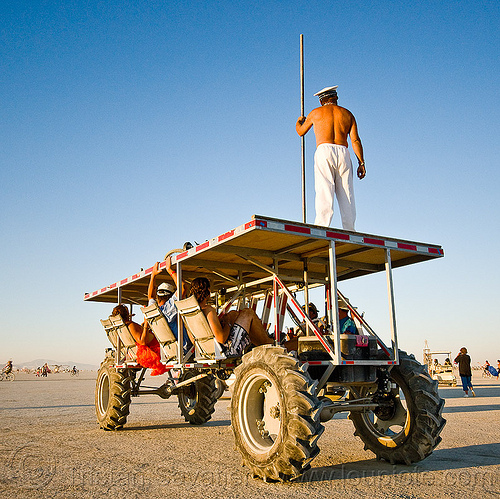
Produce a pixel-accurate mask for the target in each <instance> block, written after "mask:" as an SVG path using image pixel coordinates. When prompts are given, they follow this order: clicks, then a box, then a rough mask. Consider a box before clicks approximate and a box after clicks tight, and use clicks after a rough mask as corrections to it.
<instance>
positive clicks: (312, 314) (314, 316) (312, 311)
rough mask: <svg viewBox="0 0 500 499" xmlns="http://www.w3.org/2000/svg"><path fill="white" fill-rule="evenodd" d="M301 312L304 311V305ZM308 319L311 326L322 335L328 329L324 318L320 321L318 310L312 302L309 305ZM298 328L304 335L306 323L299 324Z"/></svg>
mask: <svg viewBox="0 0 500 499" xmlns="http://www.w3.org/2000/svg"><path fill="white" fill-rule="evenodd" d="M302 310H303V311H304V312H305V311H306V306H305V305H302ZM309 319H311V321H312V322H313V324H314V325H315V326H316V327H317V328H318V329H319V330H320V331H321V332H322V333H324V332H325V331H326V330H327V328H328V327H327V324H326V321H325V318H324V317H323V318H322V319H320V317H319V312H318V309H317V307H316V305H315V304H314V303H312V302H311V303H309ZM299 328H300V330H301V331H302V333H304V334H306V323H305V321H304V322H301V323H300V325H299ZM299 336H300V334H299Z"/></svg>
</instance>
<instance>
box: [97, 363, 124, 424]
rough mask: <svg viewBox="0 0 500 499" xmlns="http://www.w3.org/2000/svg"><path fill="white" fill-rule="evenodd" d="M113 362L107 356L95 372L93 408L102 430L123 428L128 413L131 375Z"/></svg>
mask: <svg viewBox="0 0 500 499" xmlns="http://www.w3.org/2000/svg"><path fill="white" fill-rule="evenodd" d="M113 364H114V358H113V357H107V358H106V359H104V361H103V362H102V364H101V367H100V368H99V371H98V372H97V380H96V388H95V410H96V415H97V421H98V422H99V426H100V427H101V428H102V429H103V430H119V429H120V428H123V425H124V424H125V423H126V422H127V416H128V414H129V407H130V396H131V395H130V392H131V390H130V382H131V376H130V373H129V371H128V369H116V368H115V367H113Z"/></svg>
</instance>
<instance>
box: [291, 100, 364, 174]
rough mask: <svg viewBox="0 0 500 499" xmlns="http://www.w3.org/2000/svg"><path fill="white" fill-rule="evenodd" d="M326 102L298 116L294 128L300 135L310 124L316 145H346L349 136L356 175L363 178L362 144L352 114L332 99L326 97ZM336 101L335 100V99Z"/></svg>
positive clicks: (303, 133) (308, 128)
mask: <svg viewBox="0 0 500 499" xmlns="http://www.w3.org/2000/svg"><path fill="white" fill-rule="evenodd" d="M327 101H330V102H328V103H325V104H323V105H322V106H320V107H317V108H316V109H313V110H312V111H311V112H310V113H309V114H308V115H307V118H305V117H304V116H301V117H299V119H298V120H297V124H296V125H295V128H296V130H297V133H298V134H299V135H300V136H301V137H302V136H303V135H305V134H306V133H307V132H308V131H309V130H310V128H311V127H312V126H314V135H315V136H316V147H318V146H319V145H320V144H338V145H341V146H345V147H348V146H347V137H348V136H349V137H350V138H351V144H352V148H353V151H354V154H356V156H357V158H358V163H359V167H358V171H357V174H358V177H359V178H360V179H362V178H364V176H365V174H366V170H365V162H364V159H363V146H362V145H361V139H360V138H359V135H358V126H357V124H356V119H355V118H354V115H353V114H352V113H351V111H349V110H348V109H346V108H344V107H341V106H339V105H337V104H336V103H333V99H328V100H327ZM335 102H336V101H335Z"/></svg>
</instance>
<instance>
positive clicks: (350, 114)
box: [336, 106, 354, 118]
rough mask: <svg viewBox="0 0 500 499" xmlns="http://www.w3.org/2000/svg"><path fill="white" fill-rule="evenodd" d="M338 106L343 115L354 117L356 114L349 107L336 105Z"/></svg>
mask: <svg viewBox="0 0 500 499" xmlns="http://www.w3.org/2000/svg"><path fill="white" fill-rule="evenodd" d="M336 107H337V109H338V110H339V111H340V112H341V113H342V114H343V115H345V116H349V117H351V118H354V114H352V113H351V111H349V109H347V108H345V107H342V106H336Z"/></svg>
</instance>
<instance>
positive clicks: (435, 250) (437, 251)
mask: <svg viewBox="0 0 500 499" xmlns="http://www.w3.org/2000/svg"><path fill="white" fill-rule="evenodd" d="M429 253H434V254H435V255H440V254H441V252H440V251H439V250H438V249H437V248H429Z"/></svg>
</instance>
